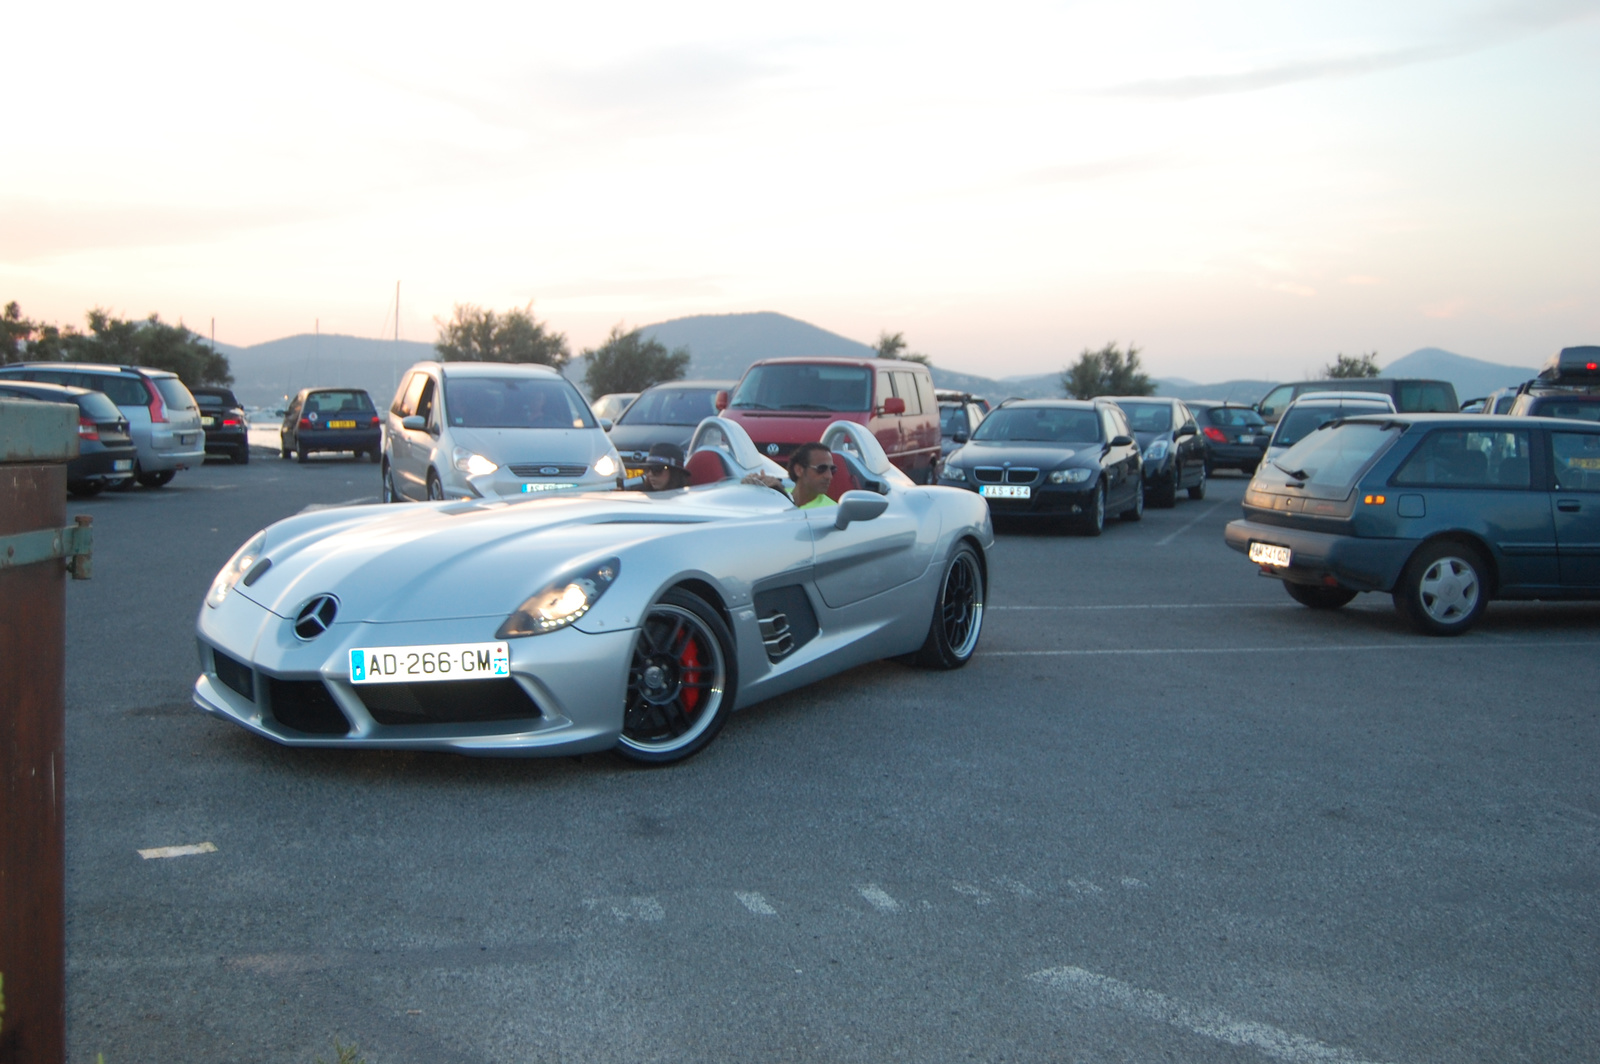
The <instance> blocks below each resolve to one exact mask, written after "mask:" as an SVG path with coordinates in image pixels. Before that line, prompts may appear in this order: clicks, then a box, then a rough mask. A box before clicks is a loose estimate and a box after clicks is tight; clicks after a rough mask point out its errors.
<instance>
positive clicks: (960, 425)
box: [939, 403, 967, 436]
mask: <svg viewBox="0 0 1600 1064" xmlns="http://www.w3.org/2000/svg"><path fill="white" fill-rule="evenodd" d="M966 431H967V408H966V407H964V406H962V405H960V404H959V403H958V404H956V405H955V406H940V407H939V434H940V435H942V436H954V435H955V434H956V433H958V432H966Z"/></svg>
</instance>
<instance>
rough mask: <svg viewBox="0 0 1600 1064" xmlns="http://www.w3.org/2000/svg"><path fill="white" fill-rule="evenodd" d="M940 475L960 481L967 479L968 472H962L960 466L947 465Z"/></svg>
mask: <svg viewBox="0 0 1600 1064" xmlns="http://www.w3.org/2000/svg"><path fill="white" fill-rule="evenodd" d="M939 475H940V476H942V477H944V479H946V480H954V481H956V482H958V483H959V482H960V481H963V480H966V479H967V474H966V473H964V472H962V470H961V467H960V466H953V465H947V466H945V467H944V469H943V470H942V471H941V472H940V474H939Z"/></svg>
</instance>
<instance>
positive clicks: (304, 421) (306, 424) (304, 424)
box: [300, 417, 311, 429]
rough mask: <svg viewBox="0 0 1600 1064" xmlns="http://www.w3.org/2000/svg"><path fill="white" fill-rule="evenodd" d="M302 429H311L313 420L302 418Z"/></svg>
mask: <svg viewBox="0 0 1600 1064" xmlns="http://www.w3.org/2000/svg"><path fill="white" fill-rule="evenodd" d="M300 427H301V428H303V429H308V428H310V427H311V419H310V418H308V417H303V418H301V419H300Z"/></svg>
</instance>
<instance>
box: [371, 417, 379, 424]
mask: <svg viewBox="0 0 1600 1064" xmlns="http://www.w3.org/2000/svg"><path fill="white" fill-rule="evenodd" d="M372 423H373V424H374V425H376V424H377V423H378V419H377V418H376V417H374V418H373V419H372Z"/></svg>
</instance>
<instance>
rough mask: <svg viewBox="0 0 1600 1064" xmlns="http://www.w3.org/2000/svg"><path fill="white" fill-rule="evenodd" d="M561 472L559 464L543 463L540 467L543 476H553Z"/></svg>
mask: <svg viewBox="0 0 1600 1064" xmlns="http://www.w3.org/2000/svg"><path fill="white" fill-rule="evenodd" d="M559 472H561V470H560V468H559V467H557V466H553V465H543V466H540V467H539V475H540V476H541V477H553V476H555V475H556V474H557V473H559Z"/></svg>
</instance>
